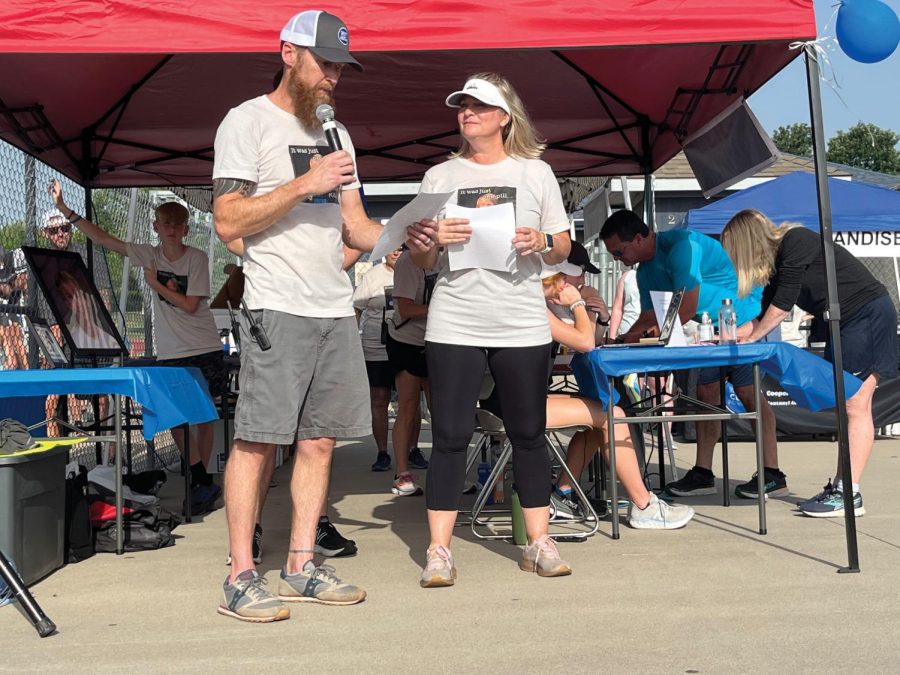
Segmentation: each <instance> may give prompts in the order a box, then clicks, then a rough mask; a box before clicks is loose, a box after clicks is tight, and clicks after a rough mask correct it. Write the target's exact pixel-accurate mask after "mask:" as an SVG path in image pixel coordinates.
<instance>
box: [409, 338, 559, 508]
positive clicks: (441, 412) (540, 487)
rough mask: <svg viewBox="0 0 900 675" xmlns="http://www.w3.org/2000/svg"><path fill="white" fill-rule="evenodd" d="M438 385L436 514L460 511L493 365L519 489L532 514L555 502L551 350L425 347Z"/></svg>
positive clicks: (429, 491) (431, 476) (429, 497)
mask: <svg viewBox="0 0 900 675" xmlns="http://www.w3.org/2000/svg"><path fill="white" fill-rule="evenodd" d="M425 358H426V359H427V361H428V374H429V377H430V379H431V433H432V443H433V445H432V453H431V464H430V466H429V467H428V476H427V479H426V492H425V494H426V503H427V505H428V508H429V509H430V510H432V511H458V510H459V504H460V499H461V495H462V491H463V483H464V482H465V479H466V476H465V473H466V449H467V448H468V447H469V441H470V440H471V439H472V433H473V431H474V429H475V405H476V403H477V402H478V392H479V390H480V389H481V381H482V379H483V377H484V371H485V365H488V366H490V369H491V374H492V375H493V376H494V382H495V385H494V386H495V387H496V388H497V391H498V393H499V395H500V401H501V404H502V406H503V411H504V413H505V417H504V420H503V421H504V426H505V428H506V433H507V435H508V436H509V440H510V442H511V443H512V447H513V471H514V472H515V480H516V491H517V492H518V493H519V500H520V501H521V504H522V506H523V507H525V508H535V507H540V506H547V505H548V504H549V503H550V490H551V479H550V457H549V455H548V454H547V444H546V440H545V438H544V433H545V429H546V426H547V361H548V359H549V358H550V344H549V343H548V344H545V345H540V346H538V347H468V346H464V345H449V344H443V343H440V342H427V343H426V344H425Z"/></svg>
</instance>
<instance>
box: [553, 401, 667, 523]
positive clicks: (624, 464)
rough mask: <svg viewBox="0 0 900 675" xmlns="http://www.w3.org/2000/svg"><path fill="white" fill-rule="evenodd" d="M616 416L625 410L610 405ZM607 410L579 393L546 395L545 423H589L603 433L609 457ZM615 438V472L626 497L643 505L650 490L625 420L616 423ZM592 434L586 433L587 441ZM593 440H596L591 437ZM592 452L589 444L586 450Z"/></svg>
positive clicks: (602, 445)
mask: <svg viewBox="0 0 900 675" xmlns="http://www.w3.org/2000/svg"><path fill="white" fill-rule="evenodd" d="M613 414H614V415H615V416H616V417H624V416H625V413H624V412H623V411H622V410H621V408H619V407H618V406H617V407H615V408H614V409H613ZM606 422H607V416H606V411H605V410H604V409H603V406H602V405H601V404H600V402H599V401H594V400H592V399H586V398H579V397H577V396H576V397H551V398H548V399H547V426H553V427H556V426H575V425H579V424H589V425H590V426H592V427H593V430H598V431H600V433H601V434H602V436H601V438H600V439H599V440H602V443H600V445H601V449H602V451H603V455H604V457H605V458H606V459H607V460H608V459H609V443H608V437H607V430H606V426H607V423H606ZM615 434H616V435H615V439H616V476H617V477H618V479H619V481H620V482H621V483H622V487H624V488H625V493H626V494H627V495H628V498H629V499H630V500H631V501H633V502H634V503H635V504H636V505H637V506H638V507H639V508H645V507H646V506H647V504H648V503H649V501H650V493H649V492H648V491H647V486H646V485H645V484H644V479H643V477H642V476H641V467H640V464H638V460H637V453H636V452H635V450H634V443H633V442H632V440H631V432H630V431H629V430H628V426H627V425H625V424H617V425H616V429H615ZM590 440H591V437H590V436H588V437H587V441H588V442H589V443H590ZM594 442H595V443H596V442H597V441H594ZM585 454H586V455H587V454H589V456H588V458H587V459H588V460H589V459H590V457H592V456H593V452H592V451H591V450H590V447H589V448H588V451H587V452H586V453H585Z"/></svg>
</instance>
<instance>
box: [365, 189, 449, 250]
mask: <svg viewBox="0 0 900 675" xmlns="http://www.w3.org/2000/svg"><path fill="white" fill-rule="evenodd" d="M452 194H453V193H452V192H420V193H419V194H417V195H416V198H415V199H413V200H412V201H411V202H410V203H409V204H407V205H406V206H404V207H403V208H402V209H400V210H399V211H397V213H395V214H394V217H393V218H391V219H390V220H389V221H388V222H387V225H385V226H384V230H382V232H381V236H380V237H378V241H377V242H376V243H375V248H373V249H372V254H371V255H370V256H369V258H370V259H371V260H377V259H378V258H383V257H384V256H386V255H387V254H388V253H390V252H391V251H396V250H397V249H398V248H400V246H401V244H403V242H405V241H406V239H407V237H406V228H407V227H409V226H410V225H412V224H413V223H417V222H418V221H420V220H432V219H434V218H435V217H436V216H437V214H438V212H439V211H440V210H441V207H443V206H444V204H446V203H447V200H448V199H450V196H451V195H452Z"/></svg>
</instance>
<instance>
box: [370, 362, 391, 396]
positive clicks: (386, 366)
mask: <svg viewBox="0 0 900 675" xmlns="http://www.w3.org/2000/svg"><path fill="white" fill-rule="evenodd" d="M394 374H395V371H394V366H393V365H392V364H391V362H390V361H366V375H368V376H369V386H370V387H384V388H387V389H390V388H391V387H393V386H394Z"/></svg>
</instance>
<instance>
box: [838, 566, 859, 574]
mask: <svg viewBox="0 0 900 675" xmlns="http://www.w3.org/2000/svg"><path fill="white" fill-rule="evenodd" d="M837 573H838V574H859V573H860V569H859V568H858V567H838V571H837Z"/></svg>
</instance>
